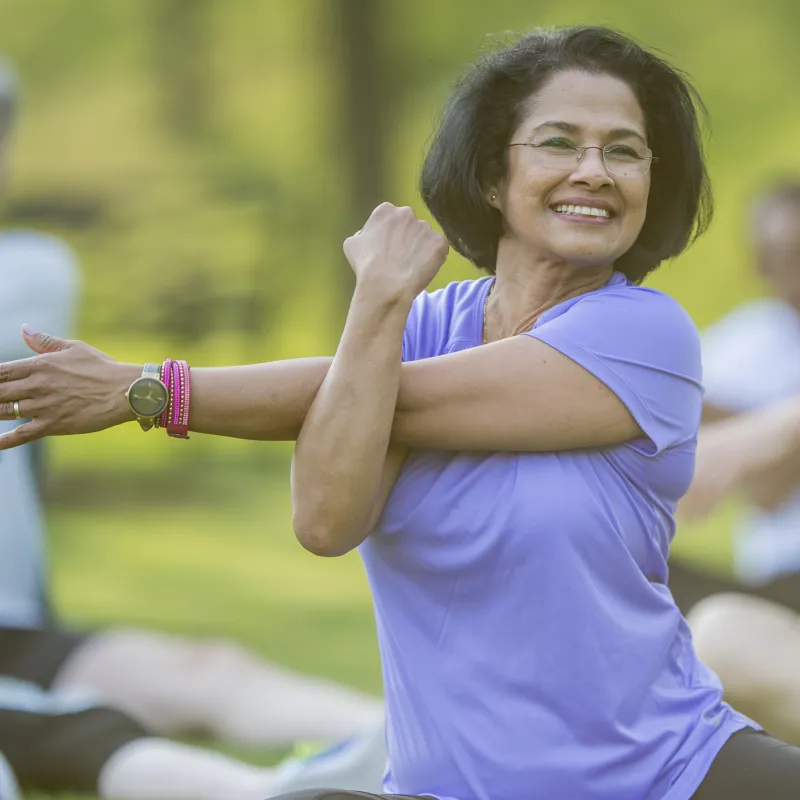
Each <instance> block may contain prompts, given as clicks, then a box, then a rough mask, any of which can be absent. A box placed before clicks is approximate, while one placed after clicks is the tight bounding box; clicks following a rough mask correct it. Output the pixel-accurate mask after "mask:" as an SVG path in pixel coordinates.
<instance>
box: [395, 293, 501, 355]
mask: <svg viewBox="0 0 800 800" xmlns="http://www.w3.org/2000/svg"><path fill="white" fill-rule="evenodd" d="M492 280H493V279H492V278H490V277H484V278H478V279H476V280H465V281H452V282H451V283H448V284H447V285H446V286H443V287H442V288H440V289H435V290H433V291H425V292H422V293H421V294H419V295H418V296H417V298H416V299H415V300H414V304H413V305H412V307H411V312H410V313H409V316H408V322H407V323H406V335H405V338H404V341H403V358H404V360H405V361H414V360H417V359H420V358H430V357H431V356H437V355H441V354H442V353H444V352H447V350H448V348H449V347H451V346H452V345H453V344H454V343H455V342H461V343H465V342H468V343H471V344H478V343H479V342H477V341H473V340H474V339H475V337H476V336H478V335H479V334H480V319H482V317H481V316H480V312H482V310H483V305H482V303H483V299H484V298H485V295H486V293H487V292H488V291H489V284H490V283H491V281H492ZM479 318H480V319H479Z"/></svg>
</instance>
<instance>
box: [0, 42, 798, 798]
mask: <svg viewBox="0 0 800 800" xmlns="http://www.w3.org/2000/svg"><path fill="white" fill-rule="evenodd" d="M698 102H699V101H697V99H696V97H695V94H694V91H693V89H692V88H691V86H690V84H689V83H688V82H687V80H686V79H685V77H684V76H683V75H681V74H680V73H679V72H678V71H677V70H675V69H674V68H672V67H671V66H670V65H669V64H667V63H666V62H665V61H664V60H662V59H660V58H658V57H656V56H654V55H653V54H652V53H649V52H648V51H646V50H645V49H643V48H641V47H640V46H639V45H637V44H636V43H635V42H633V41H631V40H630V39H627V38H626V37H624V36H622V35H620V34H618V33H616V32H614V31H609V30H607V29H603V28H588V27H579V28H568V29H564V30H559V31H545V32H537V33H534V34H531V35H529V36H525V37H523V38H521V39H520V40H519V41H518V42H517V43H516V44H514V45H512V46H511V47H508V48H506V49H504V50H500V51H498V52H496V53H492V54H489V55H487V56H485V57H484V58H483V59H482V60H481V61H480V62H479V63H478V64H477V65H476V66H475V67H474V68H472V69H471V70H470V71H469V72H468V74H467V75H466V76H465V78H464V79H463V81H462V82H461V83H460V84H459V85H458V86H457V87H456V89H455V91H454V93H453V96H452V98H451V100H450V102H449V103H448V104H447V106H446V108H445V110H444V114H443V118H442V123H441V125H440V126H439V128H438V130H437V131H436V133H435V136H434V138H433V140H432V144H431V148H430V151H429V153H428V156H427V158H426V160H425V163H424V166H423V170H422V178H421V188H422V196H423V198H424V199H425V201H426V203H427V204H428V206H429V208H430V210H431V211H432V212H433V214H434V216H435V217H436V219H437V220H438V221H439V223H440V224H441V227H442V229H443V231H444V234H445V235H444V236H442V234H440V233H438V232H436V231H434V230H433V229H432V228H431V227H430V226H429V225H428V224H427V223H426V222H422V221H420V220H419V219H417V217H416V216H415V214H414V213H413V211H412V210H411V209H410V208H396V207H394V206H393V205H391V204H389V203H384V204H382V205H381V206H379V207H378V208H377V209H376V210H375V211H374V212H373V214H372V215H371V217H370V218H369V219H368V220H367V222H366V224H365V225H364V226H363V228H362V229H361V230H360V231H359V232H358V233H357V234H355V235H354V236H352V237H350V238H349V239H347V241H346V242H345V244H344V251H345V255H346V256H347V259H348V261H349V262H350V265H351V266H352V268H353V270H354V272H355V275H356V288H355V292H354V295H353V300H352V304H351V307H350V313H349V315H348V319H347V322H346V325H345V328H344V331H343V333H342V337H341V341H340V343H339V347H338V350H337V352H336V356H335V358H333V359H332V360H331V359H322V358H321V359H306V360H302V361H293V362H277V363H272V364H258V365H251V366H247V367H229V368H223V369H196V370H192V372H191V409H190V410H189V400H188V397H189V383H188V374H187V383H186V386H185V387H183V386H181V387H180V388H181V394H180V397H181V398H184V399H185V403H184V405H185V408H183V410H184V411H186V412H187V413H188V414H189V428H190V429H191V430H194V431H200V432H205V433H212V434H216V435H224V436H240V437H246V438H256V439H264V440H275V439H296V441H297V446H296V450H295V457H294V460H293V465H292V497H293V503H294V518H293V524H294V528H295V534H296V536H297V538H298V540H299V541H300V542H301V544H302V545H303V546H304V547H306V548H307V549H308V550H310V551H312V552H314V553H316V554H318V555H323V556H336V555H340V554H342V553H345V552H347V551H349V550H351V549H353V548H356V547H358V548H359V551H360V554H361V557H362V559H363V561H364V564H365V567H366V570H367V573H368V576H369V580H370V586H371V587H372V592H373V595H374V598H375V610H376V616H377V623H378V636H379V642H380V647H381V657H382V664H383V677H384V686H385V692H386V705H387V746H388V752H389V765H388V766H389V769H388V772H387V778H386V781H385V791H387V792H390V793H402V795H396V796H398V797H399V796H403V797H406V796H412V797H419V798H422V797H428V798H431V797H432V798H438V799H439V800H487V798H489V799H490V800H521V798H530V797H547V798H591V800H621V798H630V799H631V800H633V799H634V798H636V800H638V799H639V798H645V797H646V798H648V800H688V798H690V797H693V798H696V800H703V799H705V798H712V797H726V798H728V800H744V798H755V797H770V798H772V800H788V799H789V798H793V800H794V798H796V797H797V792H798V787H799V786H800V750H798V749H795V748H790V747H788V746H785V745H783V744H782V743H780V742H776V741H775V740H774V739H772V738H770V737H769V736H768V735H767V734H765V733H763V732H762V731H760V729H759V727H758V725H757V724H756V723H754V722H753V721H751V720H749V719H748V718H746V717H745V716H743V715H741V714H739V713H737V712H736V711H734V710H733V709H732V708H731V707H730V706H729V705H727V704H726V703H725V702H723V700H722V689H721V686H720V684H719V681H718V679H717V678H716V676H715V675H714V674H713V673H711V672H710V671H709V670H708V669H707V668H706V667H705V666H704V665H703V664H702V663H701V662H700V661H699V660H698V659H697V657H696V655H695V652H694V649H693V645H692V640H691V636H690V634H689V629H688V627H687V625H686V623H685V621H684V620H683V618H682V617H681V614H680V611H679V610H678V608H677V607H676V605H675V602H674V600H673V598H672V596H671V594H670V592H669V589H668V588H667V585H666V581H667V558H668V553H669V546H670V542H671V540H672V537H673V534H674V532H675V522H674V512H675V508H676V505H677V503H678V501H679V499H680V498H681V496H682V495H683V494H684V493H685V492H686V490H687V488H688V487H689V484H690V482H691V478H692V471H693V466H694V457H695V449H696V440H697V429H698V426H699V422H700V409H701V400H702V387H701V385H700V372H701V369H700V353H699V342H698V336H697V331H696V330H695V328H694V326H693V325H692V323H691V321H690V319H689V318H688V316H687V315H686V313H685V312H684V311H683V310H682V309H681V308H680V307H679V306H678V304H677V303H676V302H675V301H674V300H672V299H671V298H669V297H667V296H666V295H664V294H662V293H660V292H657V291H654V290H651V289H647V288H643V287H642V286H640V285H639V284H640V283H641V281H642V280H643V279H644V277H645V276H646V275H647V274H648V273H650V272H651V271H652V270H654V269H655V268H656V267H658V265H659V264H660V263H661V262H662V261H664V260H665V259H667V258H670V257H672V256H675V255H678V254H679V253H681V252H682V251H683V250H684V249H685V247H686V246H687V244H688V243H689V242H690V241H692V239H693V238H694V237H696V236H697V235H699V233H701V232H702V231H703V230H704V229H705V227H706V225H707V224H708V220H709V218H710V210H711V198H710V192H709V187H708V180H707V176H706V170H705V166H704V161H703V154H702V147H701V142H700V126H699V123H698V113H697V107H698V106H697V104H698ZM656 159H657V160H656ZM448 242H449V244H450V245H452V246H453V247H455V248H456V249H457V250H459V251H460V252H461V253H463V254H464V255H465V256H466V257H467V258H469V259H470V260H472V261H473V263H475V265H476V266H478V267H480V268H483V269H485V270H486V271H487V272H488V273H489V275H488V276H485V277H482V278H479V279H477V280H472V281H462V282H459V283H453V284H450V285H449V286H448V287H446V288H445V289H443V290H440V291H438V292H433V293H428V292H426V291H425V287H426V286H427V285H428V283H429V282H430V280H431V279H432V278H433V276H434V275H435V274H436V272H437V271H438V270H439V268H440V267H441V265H442V263H443V262H444V260H445V258H446V256H447V251H448ZM515 334H520V335H515ZM26 338H27V341H28V342H29V343H30V345H31V346H32V347H33V348H34V349H35V350H36V351H37V352H39V353H40V354H41V355H39V356H36V357H33V358H31V359H27V360H25V361H22V362H18V363H16V364H5V365H0V418H2V417H3V416H4V415H8V414H10V413H11V411H12V406H11V404H12V403H13V402H14V401H21V403H22V407H23V411H24V413H25V414H26V415H27V416H31V417H33V421H32V422H30V423H27V424H26V425H23V426H21V427H20V428H18V429H17V430H16V431H15V433H14V434H12V435H10V436H7V437H5V438H4V439H0V448H3V447H11V446H14V445H16V444H19V443H21V442H23V441H27V440H30V439H32V438H36V437H39V436H43V435H52V434H64V433H79V432H85V431H89V430H99V429H101V428H104V427H108V426H110V425H114V424H119V423H121V422H125V421H128V420H130V419H132V414H131V410H130V408H129V407H128V405H127V403H126V401H125V391H126V389H127V388H128V386H129V385H130V384H131V383H132V382H134V381H135V380H136V379H137V377H138V376H139V374H140V373H141V367H139V366H135V365H125V364H118V363H117V362H114V361H113V360H111V359H109V358H108V356H106V355H104V354H102V353H99V352H98V351H96V350H93V349H92V348H90V347H88V346H87V345H85V344H83V343H80V342H64V341H61V340H58V339H55V338H53V337H50V336H47V335H41V334H35V333H28V334H26ZM164 372H165V370H163V369H162V376H163V375H164ZM184 388H185V393H184V392H183V389H184ZM87 398H91V399H90V400H88V401H87ZM172 403H173V405H174V404H176V403H177V401H176V400H175V398H174V397H173V398H172ZM355 796H358V797H364V796H365V795H363V794H358V795H354V794H348V793H342V792H328V791H325V790H319V791H312V792H302V793H299V794H295V795H292V796H291V797H292V798H294V800H312V799H313V798H318V800H323V799H324V798H328V800H339V798H347V797H355ZM288 798H289V796H287V798H286V800H288Z"/></svg>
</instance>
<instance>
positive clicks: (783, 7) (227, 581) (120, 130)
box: [0, 0, 800, 690]
mask: <svg viewBox="0 0 800 800" xmlns="http://www.w3.org/2000/svg"><path fill="white" fill-rule="evenodd" d="M344 1H345V0H227V2H225V1H224V0H202V2H201V0H114V1H113V2H108V0H0V52H2V53H4V54H5V55H6V56H7V57H8V58H9V59H10V60H11V61H12V63H14V64H15V65H16V67H17V68H18V70H19V72H20V75H21V82H22V92H23V102H22V114H21V119H20V125H19V129H18V132H17V134H18V135H17V140H16V142H15V143H14V152H13V156H14V158H13V170H12V174H11V182H10V186H9V194H8V197H7V201H6V207H5V217H6V218H5V223H6V224H7V225H21V226H26V227H37V228H42V229H44V230H48V231H50V232H53V233H57V234H59V235H61V236H63V237H64V238H65V239H66V240H67V241H68V242H69V243H70V244H71V246H72V247H73V248H74V250H75V251H76V253H77V254H78V257H79V259H80V262H81V264H82V267H83V270H84V275H85V293H84V304H83V307H82V312H81V316H80V329H79V335H80V336H81V337H82V338H86V339H88V340H89V341H91V342H92V343H93V344H95V345H97V346H99V347H101V348H103V349H106V350H107V351H109V352H111V353H112V354H113V355H115V356H116V357H118V358H120V359H123V360H130V361H136V362H142V361H144V360H145V359H147V360H151V361H152V360H157V359H160V358H163V357H164V356H166V355H168V354H170V355H181V356H183V357H187V358H188V359H189V360H190V361H191V362H192V363H195V364H201V363H202V364H206V365H211V364H222V363H242V362H251V361H258V360H266V359H274V358H289V357H295V356H304V355H315V354H320V353H330V352H332V351H333V349H334V347H335V344H336V339H337V326H338V324H339V322H340V320H341V311H342V292H341V287H342V285H345V286H346V282H345V283H344V284H343V276H344V275H346V273H347V271H348V269H349V268H348V266H347V265H346V262H345V261H344V259H343V257H342V255H341V241H342V239H343V238H344V237H345V236H346V235H348V234H349V233H350V232H352V230H354V228H353V227H352V225H353V224H355V222H354V220H355V217H354V207H353V200H352V198H353V194H354V188H353V186H354V184H353V178H354V175H353V174H352V173H353V169H352V168H353V164H354V161H353V156H352V154H350V155H348V141H347V130H348V126H347V123H348V120H347V119H345V118H344V117H345V109H352V107H353V106H352V103H351V105H348V97H347V88H348V87H347V81H346V77H345V72H344V67H343V64H344V63H345V61H346V59H345V58H343V52H344V55H347V52H345V51H343V45H342V43H343V42H344V41H350V44H349V45H348V46H353V44H352V37H351V39H348V38H347V36H345V33H346V32H345V31H343V30H342V24H343V20H345V19H346V17H345V16H343V14H342V8H343V7H344V6H343V5H342V3H343V2H344ZM367 2H369V0H367ZM376 2H377V0H376ZM350 10H351V11H352V7H351V9H350ZM375 21H376V26H377V27H376V28H375V30H374V31H373V32H374V35H375V36H376V41H375V42H373V43H372V44H373V45H374V47H373V50H374V51H375V52H376V53H377V57H378V58H379V62H380V63H379V64H378V66H379V67H380V70H379V71H378V72H376V76H377V77H376V78H375V79H376V80H379V81H380V82H381V83H380V84H379V86H380V92H379V93H378V97H379V100H380V103H381V108H382V112H381V113H382V115H383V116H382V117H381V126H380V127H379V128H376V135H377V136H380V137H381V139H382V142H381V144H382V152H383V153H384V154H385V173H386V174H385V175H384V176H383V180H384V185H385V186H386V187H387V189H386V191H387V195H386V199H389V200H391V201H392V202H395V203H397V204H410V205H412V206H414V207H415V208H416V209H417V210H418V211H419V213H420V214H424V213H425V212H424V208H423V206H422V204H421V202H420V200H419V198H418V195H417V192H416V179H417V170H418V167H419V164H420V161H421V156H422V153H423V149H424V145H425V142H426V138H427V136H428V134H429V132H430V130H431V127H432V123H433V120H434V119H435V116H436V114H437V112H438V110H439V108H440V106H441V104H442V102H443V100H444V98H445V96H446V94H447V90H448V86H449V85H450V84H451V83H452V81H453V80H454V79H455V78H456V77H457V75H458V74H459V72H460V71H461V69H462V67H463V65H464V64H465V62H467V61H469V60H470V59H471V58H473V57H474V56H475V55H476V53H478V52H479V51H480V50H481V49H483V48H487V47H491V46H492V45H493V42H494V41H496V38H498V37H499V38H500V39H501V40H502V39H505V38H506V37H507V36H508V35H509V33H508V32H510V31H517V32H522V31H525V30H529V29H531V28H533V27H536V26H541V25H545V26H547V25H558V24H573V23H597V24H607V25H611V26H613V27H617V28H620V29H622V30H624V31H626V32H628V33H630V34H633V35H635V36H636V37H637V38H639V39H640V40H642V41H643V42H644V43H645V44H647V45H649V46H651V47H654V48H657V49H659V50H660V51H662V52H663V53H664V54H666V55H667V57H668V58H670V59H671V60H672V61H673V62H674V63H676V64H678V65H679V66H681V67H682V68H683V69H685V70H686V71H687V72H688V73H690V75H691V76H692V77H693V79H694V81H695V83H696V85H697V87H698V88H699V90H700V92H701V94H702V96H703V98H704V100H705V103H706V105H707V107H708V111H709V115H710V122H711V126H710V131H709V134H710V135H709V143H708V156H709V163H710V168H711V174H712V178H713V182H714V185H715V190H716V199H717V216H716V221H715V222H714V224H713V227H712V229H711V230H710V231H709V233H708V234H707V235H706V236H705V237H704V238H703V239H702V240H701V241H700V242H698V243H697V245H696V246H694V247H693V248H692V249H691V250H690V251H689V252H688V253H687V254H686V255H685V256H683V257H681V258H680V259H679V260H677V261H676V262H675V263H672V264H669V265H665V266H664V267H663V268H662V269H661V270H660V271H659V272H658V273H657V274H656V276H655V277H654V278H653V280H652V284H653V285H655V286H657V287H659V288H663V289H665V290H667V291H669V292H670V293H672V294H673V295H674V296H675V297H677V298H678V299H679V300H680V301H681V302H682V303H683V304H684V305H685V306H686V308H687V309H688V310H689V312H690V313H691V314H692V316H693V318H694V319H695V321H696V322H697V324H698V325H700V326H703V325H706V324H707V323H709V322H710V321H712V320H713V319H715V318H716V317H718V316H719V315H721V314H722V313H724V312H725V311H727V310H728V309H729V308H731V307H732V306H733V305H735V304H736V303H738V302H740V301H741V300H743V299H745V298H747V297H749V296H752V295H754V294H757V293H760V292H762V291H763V287H761V286H760V285H759V284H758V283H757V281H756V279H755V278H754V277H753V275H752V274H751V271H750V252H749V243H748V240H747V228H746V220H745V212H746V207H747V203H748V199H749V198H750V196H751V195H752V193H753V192H754V191H755V190H756V189H758V187H760V186H761V185H762V184H763V183H764V182H765V181H767V180H769V179H770V178H772V177H775V176H777V175H782V174H785V173H787V172H790V173H797V172H800V150H799V149H798V147H797V142H796V138H797V137H796V131H797V130H798V129H799V128H800V104H798V103H797V102H795V101H796V96H797V92H796V78H797V75H798V74H800V50H799V49H798V48H797V44H796V36H795V34H796V31H797V30H798V29H800V4H798V3H797V2H796V0H761V2H758V3H756V2H752V1H750V2H748V1H747V0H725V2H723V0H673V2H671V3H668V4H667V3H658V4H650V3H642V2H639V0H618V2H615V3H613V4H603V5H598V4H597V3H593V2H589V1H588V0H558V1H557V2H556V0H540V1H539V2H536V3H533V2H525V1H524V0H494V2H492V3H484V2H479V1H478V0H380V12H377V11H376V12H375ZM490 34H491V35H490ZM362 77H363V76H362ZM352 99H353V98H349V101H352ZM356 99H357V98H356ZM370 102H377V101H376V100H374V99H373V100H371V101H370ZM364 111H366V112H369V111H370V109H364ZM348 113H349V112H348ZM351 130H352V127H351ZM357 155H358V154H356V160H355V165H356V167H359V166H360V167H362V168H365V169H368V168H369V165H359V164H358V160H357ZM361 211H363V209H362V210H359V212H361ZM473 273H474V269H473V268H472V267H471V266H470V265H469V264H466V263H465V262H464V261H463V260H462V259H460V258H458V257H456V256H453V257H451V259H450V260H449V262H448V264H447V265H446V266H445V268H444V269H443V270H442V273H441V275H440V276H439V277H438V278H437V281H436V285H441V284H443V283H445V282H447V281H449V280H453V279H457V278H463V277H469V276H471V275H473ZM43 290H46V287H43ZM289 454H290V449H289V448H288V447H287V446H285V445H260V444H254V443H249V442H234V441H225V440H214V439H211V438H208V437H202V436H193V437H192V441H191V442H189V443H187V444H183V443H175V442H169V441H166V437H163V436H159V435H157V434H151V435H149V436H143V435H142V434H140V433H138V432H137V431H136V430H134V429H133V427H131V426H129V427H126V429H124V430H122V429H118V430H112V431H108V432H106V433H103V434H98V435H94V436H91V437H83V438H81V439H80V440H59V441H55V442H53V443H51V447H50V455H51V463H52V480H51V501H52V513H51V522H52V531H51V533H52V540H53V547H54V564H55V567H56V569H55V574H54V580H55V590H56V595H57V597H58V599H59V601H60V603H61V606H62V608H63V609H64V610H65V613H66V614H67V616H68V617H70V618H71V619H73V620H76V621H80V622H81V623H86V624H104V623H107V622H109V621H111V620H118V621H123V622H129V623H131V624H134V623H135V624H151V625H154V626H157V627H161V628H165V629H170V630H176V631H187V632H193V633H197V634H216V633H229V634H231V635H235V636H236V637H237V638H239V639H241V640H242V641H245V642H247V643H248V644H250V645H251V646H252V647H254V648H255V649H256V650H258V651H259V652H261V653H264V654H265V655H268V656H270V657H273V658H276V659H279V660H281V661H284V662H285V663H288V664H290V665H292V666H296V667H298V668H301V669H307V670H312V671H315V672H324V673H326V674H329V675H331V676H333V677H337V678H340V679H342V680H345V681H349V682H351V683H353V684H357V685H361V686H363V687H365V688H371V689H374V690H377V689H378V685H379V676H378V661H377V654H376V652H375V646H374V633H373V630H372V623H371V616H370V607H369V601H368V593H367V589H366V585H365V581H364V579H363V576H362V574H361V571H360V567H359V565H358V563H357V559H356V558H355V557H348V558H345V559H343V560H340V561H337V562H336V563H334V564H332V563H330V562H328V561H324V560H319V559H314V558H312V557H311V556H308V555H307V554H305V553H304V552H303V551H302V550H300V548H298V547H297V546H296V545H295V544H294V542H293V540H292V537H291V533H290V512H289V501H288V485H287V480H288V470H287V460H288V457H289ZM145 504H146V507H145ZM734 514H735V509H726V510H725V511H724V512H723V513H722V514H721V515H718V516H717V517H715V518H714V519H713V520H711V521H710V522H709V523H708V524H707V525H705V526H702V527H701V528H698V529H697V530H695V531H687V532H684V533H683V534H682V536H681V537H679V543H678V548H679V550H682V551H683V552H684V553H689V554H691V555H693V556H694V557H696V558H699V559H702V560H705V561H706V562H707V563H710V564H712V565H716V566H718V567H721V568H724V566H725V565H726V563H727V561H728V559H729V551H728V541H727V536H726V533H727V529H728V526H729V523H730V521H731V519H732V518H733V516H734Z"/></svg>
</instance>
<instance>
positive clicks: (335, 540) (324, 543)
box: [292, 512, 355, 558]
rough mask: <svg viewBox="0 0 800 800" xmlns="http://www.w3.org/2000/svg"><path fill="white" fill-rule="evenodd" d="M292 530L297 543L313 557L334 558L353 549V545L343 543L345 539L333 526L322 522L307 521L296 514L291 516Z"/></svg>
mask: <svg viewBox="0 0 800 800" xmlns="http://www.w3.org/2000/svg"><path fill="white" fill-rule="evenodd" d="M292 528H293V529H294V535H295V538H296V539H297V541H298V542H300V544H301V545H302V546H303V547H304V548H305V549H306V550H308V552H309V553H313V554H314V555H315V556H321V557H323V558H336V557H337V556H343V555H344V554H345V553H348V552H350V550H352V549H353V547H355V543H350V542H347V541H345V537H343V536H342V534H341V532H340V531H337V530H336V529H335V527H334V526H331V525H328V524H325V522H323V521H322V520H314V519H308V518H306V517H305V516H304V515H302V514H299V513H297V512H295V513H294V514H293V516H292Z"/></svg>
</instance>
